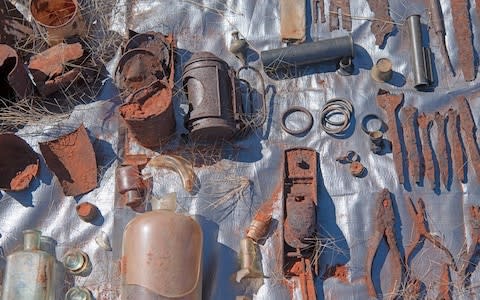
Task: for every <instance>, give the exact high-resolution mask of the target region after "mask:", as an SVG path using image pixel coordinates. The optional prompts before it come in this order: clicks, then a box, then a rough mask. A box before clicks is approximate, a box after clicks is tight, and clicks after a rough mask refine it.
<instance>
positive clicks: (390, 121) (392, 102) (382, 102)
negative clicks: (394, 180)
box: [377, 89, 404, 184]
mask: <svg viewBox="0 0 480 300" xmlns="http://www.w3.org/2000/svg"><path fill="white" fill-rule="evenodd" d="M402 103H403V94H398V95H396V94H390V92H388V91H385V90H382V89H380V90H379V91H378V94H377V105H378V106H379V107H380V108H381V109H383V111H384V112H385V115H386V122H387V126H388V128H389V132H390V134H389V138H390V140H391V141H392V152H393V162H394V163H395V170H396V171H397V176H398V181H399V182H400V184H403V182H404V175H403V164H402V161H403V154H402V148H401V144H400V137H399V131H398V126H397V110H398V109H399V108H400V106H401V105H402Z"/></svg>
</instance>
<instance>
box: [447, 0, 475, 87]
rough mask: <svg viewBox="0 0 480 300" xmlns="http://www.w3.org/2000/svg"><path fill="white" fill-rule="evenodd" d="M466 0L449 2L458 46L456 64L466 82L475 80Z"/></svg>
mask: <svg viewBox="0 0 480 300" xmlns="http://www.w3.org/2000/svg"><path fill="white" fill-rule="evenodd" d="M468 3H469V1H467V0H451V1H450V5H451V9H452V18H453V29H455V39H456V41H457V45H458V53H457V56H458V60H459V61H458V63H459V65H460V66H459V68H460V69H461V70H462V73H463V77H464V78H465V80H466V81H472V80H475V77H476V71H475V57H474V50H475V49H474V48H473V44H472V30H471V29H470V28H471V24H470V16H469V13H468V5H469V4H468Z"/></svg>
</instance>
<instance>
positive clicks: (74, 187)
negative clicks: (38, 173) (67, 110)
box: [39, 124, 97, 196]
mask: <svg viewBox="0 0 480 300" xmlns="http://www.w3.org/2000/svg"><path fill="white" fill-rule="evenodd" d="M39 145H40V151H42V154H43V157H44V158H45V162H46V163H47V166H48V168H49V169H50V170H51V171H52V172H53V173H54V174H55V175H56V176H57V178H58V180H59V181H60V184H61V185H62V188H63V192H64V193H65V195H66V196H78V195H81V194H85V193H87V192H89V191H91V190H93V189H94V188H96V187H97V161H96V158H95V152H94V150H93V145H92V143H91V142H90V138H89V137H88V134H87V130H86V129H85V127H84V126H83V124H82V125H80V127H78V128H77V129H76V130H75V131H73V132H71V133H69V134H66V135H64V136H61V137H59V138H58V139H55V140H52V141H48V142H43V143H39Z"/></svg>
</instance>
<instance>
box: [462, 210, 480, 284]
mask: <svg viewBox="0 0 480 300" xmlns="http://www.w3.org/2000/svg"><path fill="white" fill-rule="evenodd" d="M469 224H470V245H469V246H468V247H467V249H466V250H465V251H464V252H463V255H462V261H463V264H462V266H461V268H460V270H459V274H460V276H462V280H463V284H464V285H467V281H468V280H467V279H468V278H469V277H470V276H471V275H472V273H473V272H474V271H475V268H476V263H473V262H472V260H473V259H474V258H475V255H478V254H477V252H476V249H477V245H478V244H479V243H480V206H478V205H472V206H471V207H470V220H469ZM472 269H473V270H472Z"/></svg>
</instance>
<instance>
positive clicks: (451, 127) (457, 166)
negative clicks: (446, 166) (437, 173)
mask: <svg viewBox="0 0 480 300" xmlns="http://www.w3.org/2000/svg"><path fill="white" fill-rule="evenodd" d="M447 115H448V125H447V136H448V140H449V141H450V149H451V153H452V168H453V173H454V174H455V175H456V176H457V178H458V180H460V181H461V182H463V183H465V182H466V178H465V172H464V168H465V162H464V160H463V151H462V141H461V140H460V135H459V134H460V133H459V131H458V129H459V128H460V127H459V126H458V122H459V121H460V119H459V117H458V114H457V111H456V110H455V109H453V108H450V109H449V110H448V112H447Z"/></svg>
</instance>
